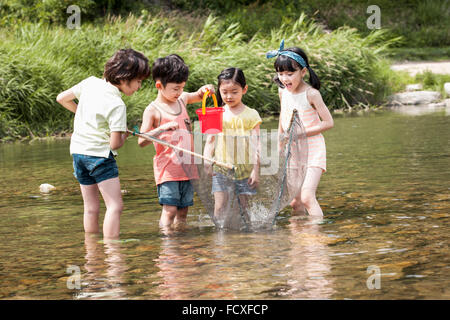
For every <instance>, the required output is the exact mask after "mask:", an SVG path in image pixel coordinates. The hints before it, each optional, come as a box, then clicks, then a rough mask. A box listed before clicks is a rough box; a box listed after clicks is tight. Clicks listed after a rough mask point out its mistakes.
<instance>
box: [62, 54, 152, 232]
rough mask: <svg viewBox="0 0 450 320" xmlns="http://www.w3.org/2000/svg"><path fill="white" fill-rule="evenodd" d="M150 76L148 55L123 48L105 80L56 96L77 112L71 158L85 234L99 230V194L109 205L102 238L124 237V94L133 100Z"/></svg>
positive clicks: (107, 67) (109, 64) (107, 69)
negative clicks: (120, 160)
mask: <svg viewBox="0 0 450 320" xmlns="http://www.w3.org/2000/svg"><path fill="white" fill-rule="evenodd" d="M149 75H150V68H149V66H148V59H147V57H145V56H144V55H143V54H142V53H140V52H137V51H135V50H133V49H122V50H119V51H117V52H116V53H115V54H114V55H113V56H112V57H111V58H110V59H109V60H108V62H107V63H106V65H105V69H104V73H103V79H99V78H96V77H89V78H87V79H85V80H83V81H81V82H80V83H78V84H77V85H75V86H73V87H72V88H70V89H68V90H66V91H63V92H61V93H60V94H59V95H58V97H57V98H56V101H58V103H60V104H61V105H62V106H63V107H65V108H66V109H68V110H70V111H72V112H74V113H75V119H74V132H73V134H72V137H71V140H70V154H71V155H72V157H73V167H74V176H75V177H76V178H77V180H78V182H79V183H80V188H81V194H82V196H83V202H84V219H83V224H84V231H85V232H86V233H98V232H99V226H98V216H99V209H100V202H99V191H100V193H101V194H102V197H103V200H104V201H105V205H106V214H105V219H104V222H103V237H104V239H118V238H119V232H120V215H121V213H122V210H123V202H122V193H121V191H120V181H119V171H118V168H117V164H116V160H115V159H114V157H115V156H116V155H117V151H116V150H117V149H119V148H120V147H122V145H123V144H124V142H125V139H126V138H127V136H128V134H127V133H126V132H127V116H126V106H125V104H124V102H123V101H122V98H121V93H123V94H125V95H127V96H131V95H132V94H133V93H135V92H136V91H137V90H138V89H139V88H140V87H141V83H142V81H143V80H145V79H147V78H148V77H149ZM75 99H78V105H77V104H76V103H75V102H74V100H75Z"/></svg>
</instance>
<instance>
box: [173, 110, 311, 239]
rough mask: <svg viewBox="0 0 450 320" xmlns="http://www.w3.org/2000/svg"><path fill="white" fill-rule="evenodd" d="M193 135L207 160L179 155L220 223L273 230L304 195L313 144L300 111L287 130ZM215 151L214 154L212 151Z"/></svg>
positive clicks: (197, 149) (207, 210) (196, 148)
mask: <svg viewBox="0 0 450 320" xmlns="http://www.w3.org/2000/svg"><path fill="white" fill-rule="evenodd" d="M192 134H193V141H194V148H193V149H194V151H195V153H197V154H202V155H203V157H206V158H201V157H200V156H194V155H192V154H187V153H183V152H177V153H176V154H177V156H178V159H179V161H180V163H181V164H182V167H183V169H184V172H185V173H186V175H187V176H188V177H190V178H191V183H192V184H193V186H194V190H195V192H196V194H197V196H198V198H199V199H200V201H201V203H202V207H203V209H204V210H205V213H206V214H208V215H209V217H210V218H211V220H212V222H213V223H214V224H215V226H216V227H217V228H220V229H229V230H238V231H244V230H246V231H252V230H259V229H270V228H272V226H273V224H274V223H275V220H276V217H277V215H278V213H279V212H280V211H281V210H283V208H285V207H286V206H287V205H289V203H290V202H291V201H292V200H293V199H294V197H295V196H296V195H298V194H299V193H300V190H301V187H302V184H303V181H304V178H305V174H306V165H307V158H308V145H307V139H306V133H305V129H304V127H303V124H302V122H301V120H300V119H299V116H298V114H297V113H296V112H294V113H293V115H292V120H291V124H290V127H289V129H288V130H287V131H286V132H284V133H282V134H278V131H277V130H273V131H271V132H267V131H263V130H261V132H260V134H259V135H258V136H250V135H233V134H228V133H227V132H224V133H220V134H218V135H214V136H212V135H207V134H202V133H201V132H200V131H198V130H194V132H192ZM212 141H213V142H212ZM211 149H212V150H214V153H213V154H214V155H213V156H211V155H209V154H208V151H207V150H211ZM258 162H259V168H258V167H256V166H255V164H257V163H258ZM227 165H228V167H227ZM253 170H256V171H258V173H259V174H258V176H259V183H258V184H257V186H256V187H254V185H249V183H248V182H249V178H250V176H251V174H252V171H253Z"/></svg>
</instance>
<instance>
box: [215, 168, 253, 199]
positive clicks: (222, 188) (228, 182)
mask: <svg viewBox="0 0 450 320" xmlns="http://www.w3.org/2000/svg"><path fill="white" fill-rule="evenodd" d="M211 189H212V190H211V193H212V194H214V192H233V193H237V194H246V195H255V194H256V188H255V189H252V188H251V187H250V186H249V185H248V178H246V179H242V180H233V179H230V178H228V177H226V176H224V175H223V174H221V173H218V172H215V173H214V175H213V177H212V188H211Z"/></svg>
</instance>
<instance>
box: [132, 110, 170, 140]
mask: <svg viewBox="0 0 450 320" xmlns="http://www.w3.org/2000/svg"><path fill="white" fill-rule="evenodd" d="M158 112H159V111H156V110H155V109H154V108H150V107H147V108H146V109H145V110H144V114H143V115H142V125H141V128H140V130H139V131H140V132H142V133H145V134H148V135H149V136H154V137H157V136H158V135H160V134H161V133H163V132H164V131H167V130H176V129H178V123H177V122H175V121H171V122H168V123H165V124H163V125H162V126H159V127H157V128H155V129H153V128H154V127H155V126H157V125H159V123H158V121H159V120H157V119H159V113H158ZM152 129H153V130H152ZM151 143H152V142H151V141H149V140H147V139H144V138H139V139H138V144H139V146H141V147H145V146H146V145H149V144H151Z"/></svg>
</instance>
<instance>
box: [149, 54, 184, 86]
mask: <svg viewBox="0 0 450 320" xmlns="http://www.w3.org/2000/svg"><path fill="white" fill-rule="evenodd" d="M188 77H189V67H188V66H187V65H186V64H185V63H184V60H183V58H181V57H180V56H179V55H177V54H170V55H168V56H167V57H163V58H158V59H156V60H155V62H154V63H153V65H152V78H153V80H154V81H157V80H160V81H161V83H162V85H163V86H164V87H165V86H166V84H167V83H169V82H174V83H182V82H186V81H187V79H188Z"/></svg>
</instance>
